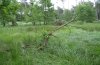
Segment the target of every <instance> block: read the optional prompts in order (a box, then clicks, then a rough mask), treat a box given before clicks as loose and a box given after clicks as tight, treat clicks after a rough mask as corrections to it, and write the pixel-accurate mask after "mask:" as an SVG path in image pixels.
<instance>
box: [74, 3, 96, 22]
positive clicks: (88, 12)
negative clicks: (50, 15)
mask: <svg viewBox="0 0 100 65" xmlns="http://www.w3.org/2000/svg"><path fill="white" fill-rule="evenodd" d="M75 12H76V15H77V20H80V21H85V22H93V21H94V20H95V19H96V16H95V9H94V7H93V5H92V3H91V2H83V3H81V4H79V5H77V6H76V11H75Z"/></svg>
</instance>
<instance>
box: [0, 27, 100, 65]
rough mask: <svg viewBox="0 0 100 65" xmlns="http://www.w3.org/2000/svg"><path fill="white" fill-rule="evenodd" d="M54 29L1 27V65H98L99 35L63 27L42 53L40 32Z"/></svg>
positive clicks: (99, 53)
mask: <svg viewBox="0 0 100 65" xmlns="http://www.w3.org/2000/svg"><path fill="white" fill-rule="evenodd" d="M55 28H56V27H54V26H39V27H38V26H36V27H32V26H26V27H21V26H19V27H1V28H0V65H100V62H99V61H100V32H99V31H87V30H82V29H83V28H80V29H77V28H71V31H70V30H69V29H68V28H66V27H65V28H63V29H61V30H59V31H57V32H55V33H54V35H55V36H56V37H53V36H52V37H50V39H49V43H48V46H47V47H46V48H45V49H44V50H42V51H41V50H37V49H38V48H37V47H38V45H39V44H41V43H42V38H43V37H42V33H44V32H49V31H51V30H52V29H55Z"/></svg>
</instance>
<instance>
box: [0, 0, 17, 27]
mask: <svg viewBox="0 0 100 65" xmlns="http://www.w3.org/2000/svg"><path fill="white" fill-rule="evenodd" d="M17 9H18V6H17V4H16V0H2V2H1V4H0V15H1V16H0V19H2V22H1V23H2V24H3V26H5V24H6V23H7V22H9V21H11V22H12V25H16V24H15V18H16V13H17Z"/></svg>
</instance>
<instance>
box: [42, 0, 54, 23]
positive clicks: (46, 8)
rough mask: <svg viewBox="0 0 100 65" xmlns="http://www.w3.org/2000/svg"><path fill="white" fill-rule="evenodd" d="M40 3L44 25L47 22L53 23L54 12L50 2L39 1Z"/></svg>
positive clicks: (47, 0) (48, 0) (45, 0)
mask: <svg viewBox="0 0 100 65" xmlns="http://www.w3.org/2000/svg"><path fill="white" fill-rule="evenodd" d="M40 3H41V4H42V6H41V7H42V12H43V17H44V24H47V22H50V21H53V19H54V16H55V12H54V8H53V5H52V3H51V0H41V1H40Z"/></svg>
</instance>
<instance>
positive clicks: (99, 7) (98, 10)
mask: <svg viewBox="0 0 100 65" xmlns="http://www.w3.org/2000/svg"><path fill="white" fill-rule="evenodd" d="M96 14H97V19H98V20H100V0H97V1H96Z"/></svg>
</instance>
